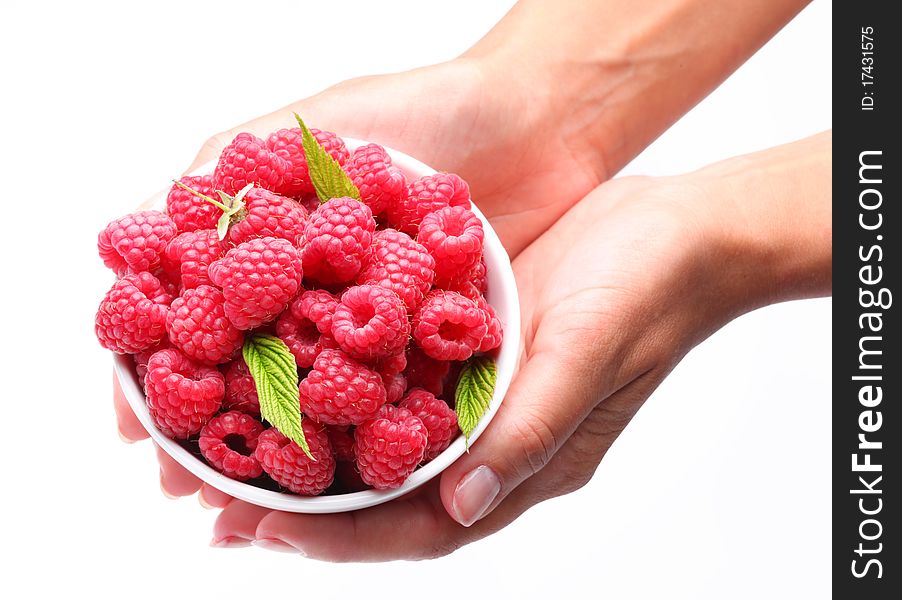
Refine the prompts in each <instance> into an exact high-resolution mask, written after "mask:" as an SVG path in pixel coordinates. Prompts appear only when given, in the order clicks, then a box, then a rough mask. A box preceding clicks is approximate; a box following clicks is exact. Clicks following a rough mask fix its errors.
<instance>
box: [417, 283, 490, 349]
mask: <svg viewBox="0 0 902 600" xmlns="http://www.w3.org/2000/svg"><path fill="white" fill-rule="evenodd" d="M487 331H488V315H487V313H486V312H485V311H484V310H482V309H480V308H479V306H477V305H476V303H475V302H473V301H472V300H470V299H469V298H465V297H464V296H461V295H460V294H458V293H457V292H446V291H444V290H434V291H432V292H430V293H429V294H428V295H427V296H426V298H425V300H423V303H422V304H421V305H420V308H419V309H417V312H416V313H415V314H414V316H413V338H414V339H415V340H416V341H417V344H419V346H420V348H422V349H423V352H424V353H425V354H426V355H427V356H429V357H431V358H434V359H437V360H466V359H468V358H470V356H471V355H472V354H473V353H474V352H476V351H477V350H478V349H479V346H480V344H481V343H482V338H483V337H485V334H486V332H487Z"/></svg>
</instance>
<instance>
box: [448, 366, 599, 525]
mask: <svg viewBox="0 0 902 600" xmlns="http://www.w3.org/2000/svg"><path fill="white" fill-rule="evenodd" d="M570 358H572V357H568V356H566V355H565V353H564V352H562V351H560V349H558V350H557V351H552V350H548V351H544V352H541V351H540V352H538V353H534V354H533V355H532V356H530V357H529V358H528V359H527V360H526V362H525V364H524V366H523V368H522V369H521V371H520V373H519V374H517V376H516V377H515V378H514V382H513V383H512V385H511V388H510V390H509V391H508V393H507V396H505V399H504V402H503V403H502V404H501V407H500V408H499V409H498V412H497V413H496V415H495V417H494V419H493V420H492V423H491V425H490V426H489V427H488V428H486V430H485V432H483V434H482V436H481V437H480V438H479V441H478V443H476V444H475V445H474V446H473V448H472V449H471V450H470V452H469V453H468V454H465V455H464V456H462V457H461V458H460V459H458V460H457V461H456V462H455V463H454V464H452V465H451V466H450V467H448V468H447V469H446V470H445V472H444V473H442V479H441V486H440V491H441V498H442V503H443V504H444V506H445V510H447V511H448V514H449V515H450V516H451V518H453V519H454V520H455V521H457V522H458V523H460V524H461V525H464V526H465V527H469V526H470V525H472V524H473V523H475V522H476V521H477V520H479V519H480V518H482V517H483V516H485V515H487V514H488V513H489V512H491V510H492V509H493V508H494V507H495V506H496V505H497V504H498V503H500V502H501V500H502V499H504V497H505V496H507V495H508V494H509V493H510V492H511V491H512V490H514V489H515V488H516V487H517V486H518V485H520V483H521V482H523V481H524V480H525V479H527V478H529V477H530V476H532V475H534V474H535V473H536V472H538V471H539V470H540V469H541V468H542V467H544V466H545V464H546V463H548V461H549V460H551V457H552V456H554V453H555V452H557V450H558V448H560V446H561V445H562V444H563V443H564V442H565V441H566V440H567V439H568V438H569V437H570V436H571V435H572V433H573V432H574V431H575V430H576V428H577V426H578V425H579V424H580V423H581V422H582V421H583V419H585V417H586V416H587V415H588V413H589V411H590V410H591V409H592V407H593V406H594V405H595V404H596V403H597V401H598V399H599V398H598V389H597V388H596V386H595V385H594V384H593V383H592V380H593V379H594V378H593V377H591V376H586V375H588V374H583V373H580V371H582V369H580V368H578V367H577V365H579V363H578V362H577V363H576V365H575V364H574V362H573V361H572V360H570ZM574 367H577V368H574ZM593 370H596V369H593Z"/></svg>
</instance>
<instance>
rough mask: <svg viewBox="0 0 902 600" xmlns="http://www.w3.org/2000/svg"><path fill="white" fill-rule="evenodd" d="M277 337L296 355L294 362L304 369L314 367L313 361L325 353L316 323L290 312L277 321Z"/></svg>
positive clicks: (287, 311) (284, 313) (286, 312)
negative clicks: (321, 353)
mask: <svg viewBox="0 0 902 600" xmlns="http://www.w3.org/2000/svg"><path fill="white" fill-rule="evenodd" d="M276 335H277V336H279V337H280V338H281V339H282V341H283V342H285V345H286V346H288V349H289V350H291V353H292V354H293V355H294V361H295V362H296V363H297V365H298V366H299V367H301V368H302V369H309V368H310V367H311V366H313V361H314V360H316V357H317V356H319V353H320V352H322V351H323V344H322V341H321V338H322V334H321V333H320V332H319V330H318V329H317V328H316V323H314V322H313V321H311V320H310V319H308V318H306V317H303V316H297V315H295V314H294V313H293V312H292V311H290V310H286V311H285V312H283V313H282V314H281V316H279V320H278V321H276Z"/></svg>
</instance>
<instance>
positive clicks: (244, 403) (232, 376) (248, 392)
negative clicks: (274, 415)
mask: <svg viewBox="0 0 902 600" xmlns="http://www.w3.org/2000/svg"><path fill="white" fill-rule="evenodd" d="M222 408H223V410H238V411H241V412H243V413H247V414H249V415H253V416H255V417H258V416H260V398H259V397H258V396H257V384H256V383H254V378H253V377H251V372H250V369H248V368H247V363H246V362H244V359H243V358H242V357H240V356H239V357H238V358H236V359H235V360H234V361H232V362H231V363H229V366H228V368H227V369H226V371H225V398H223V400H222Z"/></svg>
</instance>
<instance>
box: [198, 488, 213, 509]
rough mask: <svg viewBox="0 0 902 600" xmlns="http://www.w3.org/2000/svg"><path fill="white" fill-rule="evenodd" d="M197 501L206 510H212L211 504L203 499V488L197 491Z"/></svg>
mask: <svg viewBox="0 0 902 600" xmlns="http://www.w3.org/2000/svg"><path fill="white" fill-rule="evenodd" d="M197 501H198V502H200V505H201V506H203V507H204V508H206V509H207V510H213V509H214V508H215V507H214V506H213V505H212V504H209V503H208V502H207V501H206V500H205V499H204V492H203V490H201V491H199V492H197Z"/></svg>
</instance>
